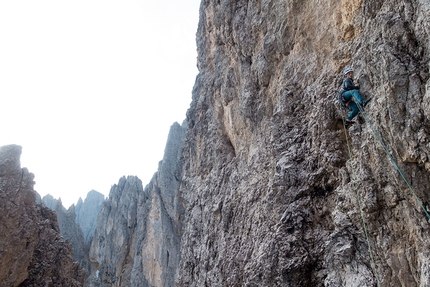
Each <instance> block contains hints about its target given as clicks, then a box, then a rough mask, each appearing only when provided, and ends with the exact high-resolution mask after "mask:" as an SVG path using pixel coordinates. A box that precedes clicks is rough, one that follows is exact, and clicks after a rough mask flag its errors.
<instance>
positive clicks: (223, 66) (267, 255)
mask: <svg viewBox="0 0 430 287" xmlns="http://www.w3.org/2000/svg"><path fill="white" fill-rule="evenodd" d="M200 13H201V14H200V23H199V28H198V32H197V49H198V67H199V75H198V76H197V79H196V83H195V86H194V89H193V100H192V103H191V107H190V109H189V111H188V113H187V122H188V130H187V134H186V140H185V144H184V148H183V153H182V164H183V176H182V183H181V186H180V196H181V197H182V198H183V202H184V205H185V214H184V218H183V226H182V239H181V261H180V268H179V270H178V275H177V279H176V283H177V286H375V285H379V286H430V253H429V250H430V241H429V240H428V235H429V232H430V229H429V227H430V225H429V223H428V220H427V218H426V216H425V215H424V213H423V211H422V210H421V207H420V205H419V204H418V203H417V200H416V198H415V196H414V195H413V192H412V191H411V190H410V189H409V188H408V186H407V184H406V183H405V182H404V181H403V180H402V178H401V176H400V175H399V173H398V172H397V170H396V169H395V168H394V167H393V165H392V163H391V161H390V159H389V157H388V156H387V154H386V153H385V151H384V150H383V148H382V147H381V145H380V143H379V141H378V138H377V137H376V136H375V133H374V131H373V129H372V128H371V125H369V123H368V122H367V121H365V120H364V118H363V117H360V118H359V119H358V122H357V123H356V124H355V125H353V126H351V127H349V128H348V129H347V130H346V132H345V130H344V128H343V124H342V120H341V117H344V116H345V112H344V111H343V110H341V109H340V108H339V106H338V104H337V99H336V97H337V95H336V94H337V92H338V90H339V88H340V85H341V82H342V79H343V75H342V70H343V69H344V68H345V67H346V66H352V67H353V68H354V69H355V77H356V79H359V80H360V84H361V93H362V95H363V96H364V97H365V98H369V97H373V100H372V101H371V103H370V104H369V105H368V106H367V107H366V114H367V116H368V118H369V120H370V121H371V123H372V125H373V127H374V130H375V131H377V133H379V134H380V135H381V138H382V141H383V142H384V143H385V144H386V145H387V146H388V149H389V152H390V153H392V154H393V157H394V159H395V160H396V161H397V163H398V164H399V166H400V169H401V170H402V172H403V173H404V174H405V177H406V178H407V180H408V181H409V182H410V184H411V187H412V188H413V190H414V192H415V193H416V194H417V196H418V198H420V199H421V200H422V202H423V205H424V206H425V208H427V205H428V202H429V201H430V145H429V139H430V76H429V57H430V21H429V19H430V2H429V1H425V0H377V1H375V0H359V1H344V0H342V1H339V0H324V1H310V0H304V1H297V0H287V1H285V0H282V1H281V0H271V1H260V0H254V1H233V0H223V1H218V0H203V1H202V3H201V8H200ZM348 144H349V145H350V146H351V156H350V155H349V152H348ZM363 222H364V223H365V227H366V228H365V229H366V230H365V229H364V225H363V224H362V223H363ZM365 231H367V235H366V232H365ZM368 243H369V245H370V248H369V246H368ZM370 252H371V253H372V254H370ZM371 255H372V257H371Z"/></svg>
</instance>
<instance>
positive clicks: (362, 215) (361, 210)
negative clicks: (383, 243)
mask: <svg viewBox="0 0 430 287" xmlns="http://www.w3.org/2000/svg"><path fill="white" fill-rule="evenodd" d="M339 105H340V106H341V103H339ZM341 107H342V106H341ZM342 120H343V128H344V131H345V138H346V144H347V146H348V154H349V158H350V159H352V158H353V157H352V152H351V148H350V145H349V140H348V133H347V131H346V121H345V119H344V118H343V117H342ZM352 181H353V183H354V190H355V195H356V198H357V202H358V208H359V209H360V215H361V224H362V225H363V230H364V235H365V236H366V242H367V249H368V250H369V255H370V260H371V266H372V270H373V274H374V275H375V277H376V282H377V285H378V287H380V286H381V283H380V281H379V277H378V272H377V270H376V263H375V259H374V258H373V252H372V247H371V245H370V239H369V234H368V232H367V226H366V222H365V220H364V214H363V207H362V204H361V197H360V194H359V193H358V186H357V180H356V176H355V172H354V169H353V168H352Z"/></svg>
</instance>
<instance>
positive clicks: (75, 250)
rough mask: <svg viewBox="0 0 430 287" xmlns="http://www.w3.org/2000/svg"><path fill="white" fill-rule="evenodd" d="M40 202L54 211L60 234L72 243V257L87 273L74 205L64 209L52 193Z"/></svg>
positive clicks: (87, 263) (86, 263) (86, 257)
mask: <svg viewBox="0 0 430 287" xmlns="http://www.w3.org/2000/svg"><path fill="white" fill-rule="evenodd" d="M42 204H43V205H44V206H46V207H48V208H50V209H52V210H54V211H55V214H56V216H57V221H58V226H59V227H60V235H61V236H62V237H63V238H64V239H67V240H68V241H69V242H70V244H72V258H73V260H74V261H76V262H78V263H79V264H80V265H81V266H82V267H83V268H84V269H85V271H86V273H89V262H88V250H89V246H87V245H86V244H85V241H84V234H83V232H82V229H81V227H80V226H79V225H78V224H77V223H76V212H75V206H74V205H72V206H71V207H70V208H69V209H68V210H66V209H65V208H64V206H63V204H62V202H61V199H55V198H54V197H52V195H49V194H48V195H45V196H44V197H43V198H42Z"/></svg>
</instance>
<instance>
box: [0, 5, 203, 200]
mask: <svg viewBox="0 0 430 287" xmlns="http://www.w3.org/2000/svg"><path fill="white" fill-rule="evenodd" d="M199 5H200V0H186V1H178V0H164V1H153V0H152V1H149V0H115V1H113V0H73V1H72V0H50V1H48V0H38V1H34V0H19V1H13V0H10V1H0V125H1V132H0V146H2V145H7V144H18V145H21V146H22V147H23V152H22V156H21V166H22V167H27V168H28V169H29V171H30V172H32V173H34V174H35V182H36V185H35V190H36V191H37V192H38V193H39V194H41V195H42V196H44V195H46V194H48V193H49V194H51V195H52V196H54V197H55V198H61V199H62V202H63V205H65V206H66V208H67V207H69V206H70V205H71V204H73V203H76V202H77V200H78V199H79V197H82V199H85V197H86V194H87V193H88V192H89V191H90V190H92V189H94V190H97V191H99V192H101V193H103V194H105V195H106V196H108V195H109V191H110V188H111V186H112V185H113V184H116V183H117V182H118V180H119V178H120V177H121V176H124V175H125V176H127V175H137V176H138V177H139V178H140V179H141V180H142V181H143V184H144V186H145V185H146V184H147V183H149V180H150V179H151V178H152V175H153V174H154V172H156V170H157V167H158V162H159V161H160V160H161V159H162V156H163V152H164V147H165V144H166V140H167V135H168V132H169V128H170V126H171V125H172V124H173V123H174V122H175V121H177V122H179V123H180V124H181V123H182V121H183V120H184V119H185V115H186V110H187V109H188V107H189V105H190V102H191V91H192V87H193V84H194V81H195V77H196V75H197V73H198V72H197V68H196V57H197V53H196V44H195V43H196V42H195V34H196V31H197V25H198V16H199Z"/></svg>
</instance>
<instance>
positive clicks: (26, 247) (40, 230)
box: [0, 145, 85, 287]
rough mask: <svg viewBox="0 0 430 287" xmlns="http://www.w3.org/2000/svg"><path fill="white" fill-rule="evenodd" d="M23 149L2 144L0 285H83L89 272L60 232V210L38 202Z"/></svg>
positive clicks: (32, 177) (0, 156) (0, 162)
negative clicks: (22, 159) (23, 165)
mask: <svg viewBox="0 0 430 287" xmlns="http://www.w3.org/2000/svg"><path fill="white" fill-rule="evenodd" d="M20 156H21V147H20V146H17V145H9V146H3V147H0V218H1V220H0V286H8V287H10V286H22V287H24V286H32V287H38V286H40V287H42V286H43V287H44V286H63V287H79V286H83V281H84V276H85V272H84V271H83V269H82V268H81V267H80V266H79V264H78V263H76V262H73V260H72V248H71V245H70V244H69V243H68V242H67V241H66V240H65V239H63V238H62V237H61V236H60V230H59V227H58V224H57V218H56V214H55V213H54V212H53V211H52V210H50V209H49V208H46V207H42V205H41V204H36V192H35V191H34V190H33V186H34V181H33V179H34V175H33V174H32V173H29V172H28V170H27V169H26V168H22V169H21V165H20Z"/></svg>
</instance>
